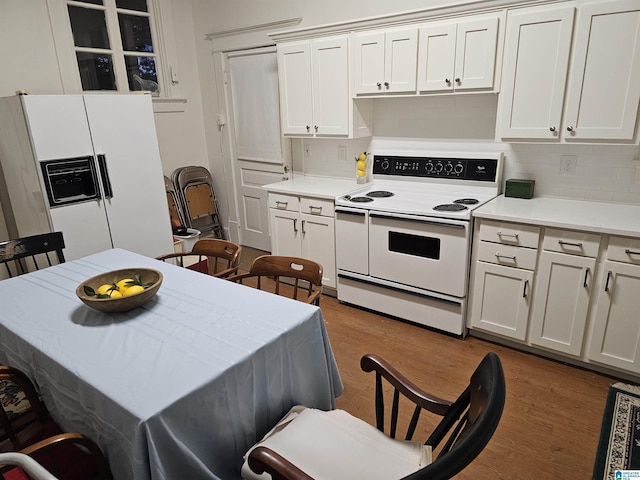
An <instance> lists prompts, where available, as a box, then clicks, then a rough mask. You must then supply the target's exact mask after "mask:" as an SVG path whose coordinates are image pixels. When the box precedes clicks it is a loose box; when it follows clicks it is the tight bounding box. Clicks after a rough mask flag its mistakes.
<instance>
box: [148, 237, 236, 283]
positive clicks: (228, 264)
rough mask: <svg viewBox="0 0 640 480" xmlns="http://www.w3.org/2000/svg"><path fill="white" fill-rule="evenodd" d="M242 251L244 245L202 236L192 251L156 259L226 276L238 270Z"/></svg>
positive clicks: (210, 273)
mask: <svg viewBox="0 0 640 480" xmlns="http://www.w3.org/2000/svg"><path fill="white" fill-rule="evenodd" d="M241 253H242V247H241V246H240V245H237V244H235V243H233V242H229V241H227V240H221V239H219V238H201V239H200V240H198V241H197V242H196V243H195V244H194V245H193V248H192V249H191V251H190V252H182V253H169V254H166V255H161V256H159V257H156V259H157V260H162V261H163V262H167V261H170V262H172V263H174V264H175V265H179V266H181V267H188V268H191V269H192V270H197V271H199V272H201V273H208V274H209V275H213V276H214V277H220V278H225V277H228V276H230V275H233V274H235V273H237V272H238V266H239V265H240V254H241Z"/></svg>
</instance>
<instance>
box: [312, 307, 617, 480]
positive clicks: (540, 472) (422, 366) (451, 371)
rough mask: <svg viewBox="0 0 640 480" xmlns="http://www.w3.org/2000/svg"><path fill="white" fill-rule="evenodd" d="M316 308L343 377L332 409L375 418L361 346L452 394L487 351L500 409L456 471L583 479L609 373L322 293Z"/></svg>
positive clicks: (491, 479)
mask: <svg viewBox="0 0 640 480" xmlns="http://www.w3.org/2000/svg"><path fill="white" fill-rule="evenodd" d="M321 308H322V312H323V315H324V318H325V322H326V326H327V331H328V333H329V338H330V340H331V345H332V347H333V351H334V354H335V356H336V360H337V362H338V366H339V368H340V373H341V375H342V380H343V383H344V393H343V394H342V395H341V396H340V397H338V399H337V406H338V408H342V409H344V410H347V411H348V412H350V413H351V414H353V415H355V416H357V417H359V418H362V419H363V420H365V421H367V422H369V423H371V424H374V423H375V421H374V416H373V383H374V378H373V374H366V373H364V372H362V371H361V370H360V366H359V361H360V357H361V356H362V355H363V354H365V353H369V352H372V353H377V354H379V355H381V356H383V357H385V358H386V359H388V360H389V361H390V362H391V363H392V364H393V365H394V366H396V367H397V368H398V370H400V371H401V372H402V373H404V374H405V375H407V376H408V377H409V378H410V379H412V380H414V381H415V383H416V384H417V385H419V386H421V387H422V388H424V389H425V390H427V391H428V392H430V393H433V394H435V395H438V396H440V397H443V398H446V399H451V400H453V399H455V398H456V396H457V395H458V394H459V393H460V392H461V391H462V389H463V388H464V387H465V386H466V384H467V382H468V380H469V376H470V375H471V373H472V372H473V370H474V369H475V367H476V366H477V364H478V363H479V362H480V360H481V359H482V357H483V356H484V355H485V354H486V353H487V352H489V351H494V352H496V353H497V354H498V355H499V357H500V358H501V360H502V364H503V368H504V371H505V375H506V385H507V401H506V405H505V409H504V413H503V416H502V419H501V422H500V425H499V426H498V429H497V431H496V433H495V435H494V437H493V438H492V440H491V441H490V443H489V445H488V446H487V448H485V450H484V451H483V453H482V454H481V455H480V456H479V457H478V458H477V459H476V460H475V461H474V462H473V463H472V464H471V465H470V466H469V467H467V468H466V469H465V471H464V472H462V473H461V474H460V475H458V476H457V477H456V478H459V479H473V480H496V479H518V480H528V479H531V480H545V479H556V478H557V479H560V478H571V479H581V480H586V479H590V478H591V473H592V470H593V463H594V458H595V452H596V446H597V443H598V437H599V433H600V422H601V420H602V415H603V412H604V406H605V400H606V396H607V391H608V387H609V385H610V384H612V383H615V382H616V379H614V378H611V377H606V376H603V375H600V374H597V373H593V372H590V371H587V370H582V369H579V368H576V367H572V366H568V365H564V364H562V363H558V362H554V361H551V360H547V359H543V358H540V357H537V356H535V355H531V354H527V353H522V352H518V351H515V350H512V349H510V348H507V347H503V346H499V345H496V344H493V343H490V342H486V341H483V340H480V339H477V338H473V337H467V338H466V339H464V340H461V339H458V338H453V337H450V336H447V335H444V334H441V333H436V332H433V331H429V330H427V329H425V328H421V327H417V326H415V325H411V324H408V323H403V322H400V321H397V320H393V319H389V318H386V317H383V316H380V315H376V314H373V313H370V312H366V311H364V310H360V309H356V308H352V307H349V306H346V305H342V304H340V303H339V302H338V301H337V300H336V299H335V298H331V297H328V296H323V297H322V301H321ZM425 438H426V437H425Z"/></svg>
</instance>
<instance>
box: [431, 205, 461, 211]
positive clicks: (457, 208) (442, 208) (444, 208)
mask: <svg viewBox="0 0 640 480" xmlns="http://www.w3.org/2000/svg"><path fill="white" fill-rule="evenodd" d="M433 209H434V210H439V211H442V212H460V211H462V210H466V209H467V207H466V206H465V205H462V204H460V203H444V204H442V205H436V206H435V207H433Z"/></svg>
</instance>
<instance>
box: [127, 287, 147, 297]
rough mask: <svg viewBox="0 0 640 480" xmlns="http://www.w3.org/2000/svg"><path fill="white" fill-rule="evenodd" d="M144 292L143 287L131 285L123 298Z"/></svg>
mask: <svg viewBox="0 0 640 480" xmlns="http://www.w3.org/2000/svg"><path fill="white" fill-rule="evenodd" d="M140 292H144V287H143V286H142V285H131V286H130V287H129V288H127V289H126V290H125V291H124V293H123V294H122V296H124V297H128V296H129V295H135V294H136V293H140Z"/></svg>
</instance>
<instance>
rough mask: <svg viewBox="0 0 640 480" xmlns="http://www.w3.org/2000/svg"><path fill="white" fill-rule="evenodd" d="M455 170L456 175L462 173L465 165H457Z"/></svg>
mask: <svg viewBox="0 0 640 480" xmlns="http://www.w3.org/2000/svg"><path fill="white" fill-rule="evenodd" d="M453 170H454V171H455V172H456V173H462V170H464V165H462V164H461V163H457V164H456V166H455V168H454V169H453Z"/></svg>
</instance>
